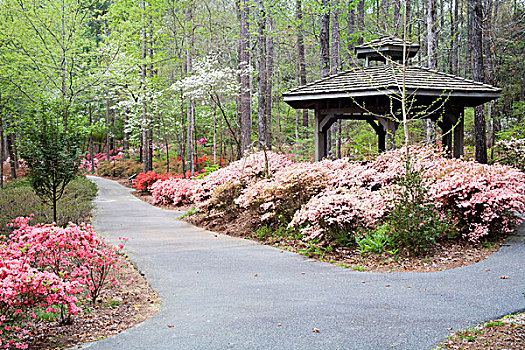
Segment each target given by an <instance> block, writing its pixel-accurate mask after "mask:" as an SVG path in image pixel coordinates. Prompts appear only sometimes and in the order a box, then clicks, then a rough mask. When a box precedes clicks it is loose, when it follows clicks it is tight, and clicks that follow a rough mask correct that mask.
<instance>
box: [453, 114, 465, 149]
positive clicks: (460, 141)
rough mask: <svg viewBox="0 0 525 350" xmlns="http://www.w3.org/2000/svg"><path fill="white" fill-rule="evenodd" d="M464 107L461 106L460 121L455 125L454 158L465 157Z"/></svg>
mask: <svg viewBox="0 0 525 350" xmlns="http://www.w3.org/2000/svg"><path fill="white" fill-rule="evenodd" d="M463 115H464V109H463V108H461V109H460V111H459V113H458V122H457V123H456V125H455V126H454V158H461V157H463V152H464V143H465V132H464V130H463V129H464V124H465V123H464V121H463V118H464V117H463Z"/></svg>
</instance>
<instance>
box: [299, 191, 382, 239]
mask: <svg viewBox="0 0 525 350" xmlns="http://www.w3.org/2000/svg"><path fill="white" fill-rule="evenodd" d="M385 211H386V206H385V200H384V197H383V196H382V195H381V193H379V191H371V190H369V189H366V188H361V187H352V188H350V189H345V188H339V189H329V190H326V191H324V192H321V193H319V194H318V195H316V196H314V197H312V198H311V199H310V200H309V201H308V203H306V205H304V206H303V207H302V208H301V209H300V210H299V211H297V212H296V213H295V215H294V216H293V219H292V221H291V222H290V224H289V227H293V228H296V229H300V231H301V233H302V234H303V235H304V236H306V237H305V238H306V239H307V240H311V239H328V240H332V239H333V238H335V236H337V235H344V236H353V234H354V233H355V232H357V231H358V230H360V229H364V228H373V227H374V226H375V224H376V223H377V222H378V221H379V220H380V219H381V218H382V217H383V216H384V214H385Z"/></svg>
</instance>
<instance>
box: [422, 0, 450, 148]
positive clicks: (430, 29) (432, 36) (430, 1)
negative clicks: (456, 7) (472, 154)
mask: <svg viewBox="0 0 525 350" xmlns="http://www.w3.org/2000/svg"><path fill="white" fill-rule="evenodd" d="M426 17H427V67H428V68H430V69H433V70H435V69H436V65H437V64H436V63H437V53H436V43H437V31H436V0H427V7H426ZM435 143H436V124H435V122H434V121H432V120H431V119H430V118H428V119H427V121H426V144H427V145H432V144H435ZM449 151H450V150H449Z"/></svg>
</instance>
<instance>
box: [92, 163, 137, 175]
mask: <svg viewBox="0 0 525 350" xmlns="http://www.w3.org/2000/svg"><path fill="white" fill-rule="evenodd" d="M140 172H142V165H141V164H139V163H138V162H136V161H135V160H132V159H128V160H119V161H110V162H108V161H107V160H106V161H102V162H100V163H99V164H98V168H97V174H98V175H100V176H110V177H116V178H128V177H130V176H131V175H133V174H138V173H140Z"/></svg>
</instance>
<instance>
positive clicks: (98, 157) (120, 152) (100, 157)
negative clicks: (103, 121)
mask: <svg viewBox="0 0 525 350" xmlns="http://www.w3.org/2000/svg"><path fill="white" fill-rule="evenodd" d="M123 158H124V148H123V147H120V148H119V149H117V150H111V151H110V153H109V161H110V162H114V161H116V160H122V159H123ZM104 160H108V157H107V153H97V154H95V155H94V156H93V165H94V169H91V166H92V163H91V155H90V154H89V153H86V154H84V155H83V156H82V158H81V162H80V167H79V168H80V169H81V170H84V171H85V172H91V171H97V170H98V166H99V163H100V162H102V161H104Z"/></svg>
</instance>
